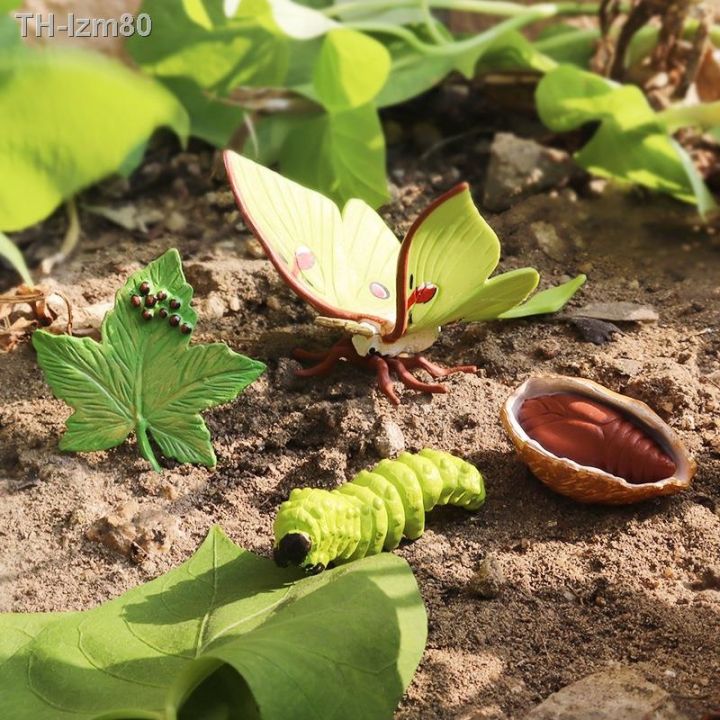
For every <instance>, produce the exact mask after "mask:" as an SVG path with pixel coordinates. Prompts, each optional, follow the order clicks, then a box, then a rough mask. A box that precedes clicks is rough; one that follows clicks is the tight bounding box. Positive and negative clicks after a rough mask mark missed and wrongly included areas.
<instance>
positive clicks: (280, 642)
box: [0, 528, 427, 720]
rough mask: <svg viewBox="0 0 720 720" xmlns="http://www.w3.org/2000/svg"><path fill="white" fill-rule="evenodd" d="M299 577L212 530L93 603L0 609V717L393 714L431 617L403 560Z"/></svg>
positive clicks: (275, 719) (268, 718) (155, 719)
mask: <svg viewBox="0 0 720 720" xmlns="http://www.w3.org/2000/svg"><path fill="white" fill-rule="evenodd" d="M300 577H301V576H300V575H299V574H298V572H297V571H295V570H288V569H280V568H278V567H276V566H275V564H274V563H273V562H272V561H270V560H267V559H265V558H261V557H258V556H256V555H253V554H252V553H249V552H247V551H245V550H242V549H241V548H238V547H237V546H236V545H235V544H234V543H232V542H231V541H230V540H228V538H227V537H226V536H225V535H224V534H223V533H222V531H221V530H220V529H219V528H214V529H213V530H212V531H211V532H210V534H209V535H208V537H207V539H206V540H205V542H204V543H203V544H202V546H201V547H200V548H199V549H198V551H197V553H196V554H195V555H194V556H193V557H192V558H191V559H190V560H188V561H187V562H185V563H184V564H183V565H181V566H180V567H178V568H176V569H174V570H171V571H170V572H169V573H167V574H166V575H163V576H162V577H159V578H157V579H156V580H153V581H152V582H150V583H147V584H146V585H143V586H141V587H138V588H135V589H133V590H130V591H129V592H127V593H125V594H124V595H123V596H121V597H119V598H117V599H116V600H112V601H110V602H108V603H106V604H104V605H101V606H100V607H97V608H95V609H93V610H88V611H86V612H74V613H63V614H57V613H51V614H47V615H44V614H39V615H0V687H2V692H1V693H0V717H3V718H8V719H9V718H12V719H13V720H59V719H62V720H96V719H98V720H99V719H100V718H111V717H112V718H124V719H131V718H137V719H139V718H145V719H146V720H148V719H151V720H175V718H180V719H182V720H190V719H191V718H192V720H197V718H200V717H225V718H240V717H242V718H247V717H260V718H263V720H287V718H293V720H326V719H327V720H331V719H332V720H340V719H341V718H343V720H344V719H345V718H347V719H349V720H362V719H364V718H368V717H372V718H377V720H382V719H383V718H388V719H389V718H392V715H393V711H394V709H395V706H396V705H397V703H398V701H399V699H400V697H401V696H402V693H403V691H404V689H405V688H406V687H407V685H408V684H409V683H410V680H411V678H412V676H413V673H414V672H415V668H416V667H417V664H418V662H419V661H420V657H421V655H422V652H423V648H424V645H425V638H426V628H427V618H426V615H425V608H424V607H423V603H422V599H421V597H420V593H419V592H418V588H417V585H416V583H415V579H414V577H413V574H412V572H411V570H410V568H409V567H408V565H407V563H406V562H405V561H404V560H403V559H401V558H399V557H397V556H394V555H390V554H383V555H378V556H375V557H372V558H367V559H365V560H361V561H358V562H355V563H351V564H349V565H347V566H344V567H341V568H337V569H335V570H331V571H329V572H325V573H322V574H321V575H318V576H315V577H309V578H302V579H298V578H300ZM211 710H214V711H215V712H220V711H223V712H224V714H218V715H210V711H211Z"/></svg>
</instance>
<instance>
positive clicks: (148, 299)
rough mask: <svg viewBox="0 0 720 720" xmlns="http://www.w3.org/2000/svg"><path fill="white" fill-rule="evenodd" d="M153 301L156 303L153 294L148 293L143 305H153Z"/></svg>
mask: <svg viewBox="0 0 720 720" xmlns="http://www.w3.org/2000/svg"><path fill="white" fill-rule="evenodd" d="M155 303H157V298H156V297H155V295H148V296H147V297H146V298H145V307H155Z"/></svg>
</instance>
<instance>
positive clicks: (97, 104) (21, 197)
mask: <svg viewBox="0 0 720 720" xmlns="http://www.w3.org/2000/svg"><path fill="white" fill-rule="evenodd" d="M0 104H1V105H2V112H1V113H0V138H2V139H1V140H0V177H2V178H5V180H6V181H5V182H3V184H2V187H1V188H0V229H2V230H20V229H22V228H25V227H27V226H29V225H32V224H33V223H36V222H38V221H39V220H42V219H43V218H45V217H46V216H47V215H49V214H50V213H51V212H52V211H53V210H54V209H55V208H56V207H57V206H58V205H59V204H60V203H61V202H62V201H63V200H64V199H66V198H68V197H71V196H72V195H74V194H75V193H77V192H78V191H79V190H81V189H82V188H84V187H87V186H88V185H91V184H92V183H94V182H97V181H98V180H101V179H102V178H104V177H106V176H108V175H110V174H112V173H115V172H117V171H119V170H120V169H125V170H127V169H128V162H127V161H128V158H129V157H133V158H135V159H136V160H137V159H139V158H140V157H141V153H142V149H143V148H144V146H145V144H146V143H147V141H148V139H149V137H150V135H151V134H152V133H153V131H154V130H155V129H156V128H158V127H160V126H168V127H171V128H172V129H173V130H175V132H176V133H177V134H178V135H179V136H180V137H181V138H184V137H185V136H186V135H187V133H188V130H189V128H188V120H187V115H186V113H185V111H184V110H183V108H182V106H181V105H180V104H179V103H178V102H177V100H176V99H175V98H174V96H173V95H172V94H171V93H170V92H168V91H167V90H166V89H165V88H163V87H162V86H160V85H158V84H157V83H155V82H154V81H153V80H151V79H150V78H144V77H142V76H140V75H138V74H137V73H134V72H132V71H131V70H128V69H127V68H126V67H125V66H123V65H122V64H121V63H119V62H117V61H114V60H111V59H108V58H105V57H102V56H100V55H98V54H95V53H92V54H91V53H87V52H83V51H78V50H69V49H38V48H26V47H24V46H20V47H19V48H16V49H15V50H12V51H8V52H0ZM10 178H12V182H8V181H7V180H8V179H10Z"/></svg>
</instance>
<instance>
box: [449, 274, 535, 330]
mask: <svg viewBox="0 0 720 720" xmlns="http://www.w3.org/2000/svg"><path fill="white" fill-rule="evenodd" d="M539 280H540V275H539V274H538V271H537V270H535V269H534V268H529V267H528V268H520V269H518V270H511V271H510V272H506V273H502V275H496V276H495V277H492V278H490V279H489V280H486V281H485V282H484V283H483V284H482V285H481V286H480V287H479V288H478V289H477V290H476V291H475V293H474V294H473V295H472V297H470V298H469V299H468V300H467V302H465V304H464V305H462V307H460V308H459V309H458V311H457V317H456V318H455V319H456V320H462V321H465V322H481V321H484V320H494V319H496V318H497V317H498V316H499V315H501V314H502V313H504V312H507V311H508V310H510V309H511V308H514V307H515V306H516V305H518V304H519V303H521V302H522V301H523V300H525V298H527V297H528V295H530V293H531V292H532V291H533V290H534V289H535V288H536V287H537V284H538V282H539Z"/></svg>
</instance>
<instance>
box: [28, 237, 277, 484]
mask: <svg viewBox="0 0 720 720" xmlns="http://www.w3.org/2000/svg"><path fill="white" fill-rule="evenodd" d="M144 283H145V284H146V285H147V286H144ZM143 293H144V294H143ZM163 293H164V294H165V297H163V295H162V294H163ZM192 294H193V290H192V287H190V285H188V284H187V283H186V282H185V277H184V276H183V272H182V264H181V261H180V255H179V254H178V252H177V250H168V252H166V253H165V254H164V255H163V256H162V257H160V258H158V259H157V260H155V261H154V262H152V263H150V264H149V265H148V266H147V267H146V268H144V269H143V270H140V271H139V272H137V273H135V274H134V275H132V276H131V277H130V279H129V280H128V281H127V283H125V286H124V287H123V288H122V289H121V290H119V291H118V293H117V295H116V296H115V308H114V309H113V310H112V311H111V312H109V313H108V314H107V316H106V317H105V320H104V321H103V324H102V341H101V342H99V343H98V342H96V341H95V340H93V339H91V338H75V337H70V336H69V335H61V336H57V335H52V334H51V333H48V332H46V331H44V330H39V331H37V332H36V333H35V334H34V335H33V345H34V346H35V349H36V350H37V354H38V362H39V363H40V367H41V368H42V370H43V372H44V373H45V377H46V379H47V381H48V383H49V385H50V387H51V388H52V390H53V392H54V393H55V395H56V396H57V397H58V398H60V399H61V400H64V401H65V402H67V403H68V405H71V406H72V407H73V408H74V409H75V412H74V413H73V415H72V416H71V417H70V418H69V419H68V421H67V431H66V432H65V434H64V435H63V437H62V439H61V440H60V449H61V450H71V451H75V452H82V451H91V450H107V449H108V448H111V447H115V446H116V445H119V444H120V443H122V442H123V441H124V440H125V439H126V438H127V436H128V435H129V434H130V433H131V432H133V431H134V432H135V433H136V435H137V440H138V446H139V448H140V452H141V453H142V455H143V457H145V458H146V459H147V460H148V461H149V462H150V463H151V464H152V466H153V468H154V469H155V470H156V471H158V472H159V471H160V466H159V465H158V462H157V460H156V459H155V456H154V454H153V449H152V447H151V445H150V441H149V438H148V432H149V433H150V434H151V435H152V437H153V439H154V440H155V442H156V443H157V444H158V446H159V447H160V449H161V450H162V452H163V454H164V455H165V456H166V457H171V458H175V459H176V460H179V461H180V462H183V463H198V464H202V465H207V466H208V467H214V466H215V464H216V459H215V453H214V452H213V448H212V444H211V442H210V433H209V432H208V429H207V427H206V426H205V423H204V422H203V419H202V418H201V417H200V414H199V413H200V411H201V410H205V409H207V408H210V407H213V406H215V405H219V404H220V403H225V402H229V401H231V400H233V399H234V398H235V397H236V396H237V394H238V393H239V392H240V391H241V390H243V389H244V388H245V387H246V386H247V385H248V384H250V383H251V382H252V381H253V380H255V379H256V378H257V377H258V376H259V375H260V374H261V373H262V372H263V370H264V369H265V366H264V365H263V364H262V363H260V362H257V361H255V360H251V359H249V358H247V357H245V356H243V355H239V354H238V353H235V352H233V351H232V350H230V348H228V347H227V345H225V344H223V343H213V344H210V345H193V346H192V347H188V345H189V343H190V334H191V332H192V329H193V328H194V326H195V321H196V318H197V315H196V313H195V311H194V310H193V309H192V307H190V300H191V298H192ZM153 299H154V300H155V301H156V302H155V304H154V305H153V306H152V307H148V304H149V303H151V302H152V300H153ZM178 303H179V306H178ZM144 313H145V314H146V315H151V316H152V317H150V318H149V319H146V317H144V315H143V314H144Z"/></svg>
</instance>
